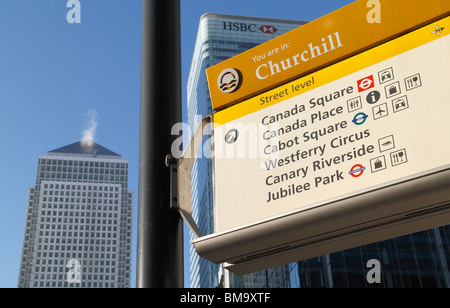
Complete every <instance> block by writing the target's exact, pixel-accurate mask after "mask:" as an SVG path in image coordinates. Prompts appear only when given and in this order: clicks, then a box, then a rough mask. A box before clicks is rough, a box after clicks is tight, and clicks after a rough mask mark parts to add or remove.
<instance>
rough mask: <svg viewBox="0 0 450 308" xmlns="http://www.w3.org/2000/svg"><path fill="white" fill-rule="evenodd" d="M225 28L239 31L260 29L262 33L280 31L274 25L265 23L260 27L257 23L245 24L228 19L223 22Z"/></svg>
mask: <svg viewBox="0 0 450 308" xmlns="http://www.w3.org/2000/svg"><path fill="white" fill-rule="evenodd" d="M223 30H226V31H239V32H257V31H258V30H259V31H261V32H262V33H269V34H274V33H276V32H277V31H278V30H277V28H275V27H274V26H266V25H263V26H260V27H259V28H258V25H255V24H245V23H240V22H228V21H224V22H223Z"/></svg>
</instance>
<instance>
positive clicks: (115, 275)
mask: <svg viewBox="0 0 450 308" xmlns="http://www.w3.org/2000/svg"><path fill="white" fill-rule="evenodd" d="M132 208H133V192H132V191H129V190H128V162H127V161H126V160H123V159H122V157H121V156H120V155H118V154H116V153H114V152H112V151H110V150H108V149H106V148H104V147H102V146H101V145H99V144H96V143H91V144H83V143H81V142H76V143H73V144H70V145H67V146H65V147H61V148H58V149H56V150H53V151H50V152H48V153H47V154H46V155H42V156H39V161H38V169H37V178H36V184H35V185H34V186H31V187H30V189H29V196H28V206H27V214H26V222H25V232H24V239H23V248H22V258H21V262H20V271H19V281H18V287H19V288H72V287H75V288H76V287H81V288H129V287H130V278H131V272H130V271H131V233H132V212H133V211H132Z"/></svg>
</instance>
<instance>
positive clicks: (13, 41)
mask: <svg viewBox="0 0 450 308" xmlns="http://www.w3.org/2000/svg"><path fill="white" fill-rule="evenodd" d="M351 2H353V1H350V0H315V1H307V0H278V1H273V0H259V1H250V0H228V1H226V4H224V3H225V2H223V1H219V0H181V36H182V90H183V104H185V103H186V95H185V88H186V83H187V79H188V73H189V69H190V64H191V58H192V54H193V50H194V44H195V38H196V34H197V29H198V22H199V20H200V17H201V16H202V15H203V14H204V13H221V14H233V15H244V16H257V17H267V18H279V19H291V20H302V21H311V20H314V19H316V18H318V17H321V16H323V15H325V14H327V13H329V12H332V11H334V10H336V9H338V8H340V7H342V6H345V5H347V4H349V3H351ZM80 3H81V23H80V24H69V23H68V22H67V20H66V14H67V12H68V11H69V8H67V7H66V4H67V1H66V0H39V1H34V0H1V1H0V106H1V109H2V110H1V112H0V149H1V151H0V161H1V162H2V164H1V166H2V167H1V171H0V209H1V216H0V247H1V249H0V287H1V288H5V287H6V288H15V287H16V286H17V279H18V272H19V264H20V256H21V249H22V240H23V231H24V224H25V212H26V205H27V198H28V189H29V187H30V186H32V185H34V184H35V181H36V170H37V160H38V157H39V155H44V154H45V153H46V152H48V151H51V150H53V149H56V148H59V147H61V146H64V145H67V144H70V143H73V142H76V141H79V140H80V139H81V137H82V132H83V130H84V129H86V125H87V123H86V122H87V120H86V118H87V114H88V112H89V110H91V109H94V110H95V111H96V113H97V123H98V127H97V130H96V135H95V141H96V142H98V143H99V144H101V145H103V146H105V147H107V148H109V149H110V150H112V151H114V152H116V153H119V154H121V155H122V156H123V158H124V159H127V160H128V161H129V189H131V190H133V191H135V200H134V215H135V219H134V226H133V278H132V287H134V286H135V276H134V274H135V264H136V260H135V255H136V254H135V249H136V227H137V223H136V221H137V219H136V218H137V199H138V191H137V189H138V166H139V161H138V159H139V104H140V60H141V58H140V56H141V16H142V10H141V8H142V1H141V0H111V1H106V0H80ZM187 245H189V243H188V242H186V244H185V248H186V247H187ZM185 267H186V269H188V268H189V266H188V265H186V266H185ZM188 276H189V274H188V273H187V272H186V273H185V280H187V279H188V278H189V277H188ZM186 284H187V285H188V282H187V281H186Z"/></svg>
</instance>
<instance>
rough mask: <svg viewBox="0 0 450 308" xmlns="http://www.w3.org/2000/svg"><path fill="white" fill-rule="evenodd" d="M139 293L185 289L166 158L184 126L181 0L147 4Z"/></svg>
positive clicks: (152, 0) (180, 225) (180, 232)
mask: <svg viewBox="0 0 450 308" xmlns="http://www.w3.org/2000/svg"><path fill="white" fill-rule="evenodd" d="M142 9H143V15H142V64H141V65H142V68H141V111H140V114H141V119H140V121H141V122H140V140H139V143H140V145H139V147H140V148H139V201H138V203H139V204H138V207H139V213H138V243H137V246H138V247H137V273H136V286H137V287H138V288H179V287H183V222H182V220H181V218H180V215H179V214H178V213H177V212H174V211H171V210H170V206H169V201H170V200H169V198H170V170H169V168H167V167H166V165H165V157H166V155H167V154H170V151H171V144H172V142H173V141H174V139H175V137H176V136H172V135H171V129H172V126H173V125H174V124H175V123H178V122H181V51H180V50H181V46H180V44H181V42H180V0H142Z"/></svg>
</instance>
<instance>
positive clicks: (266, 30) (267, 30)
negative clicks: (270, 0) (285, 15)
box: [259, 26, 278, 34]
mask: <svg viewBox="0 0 450 308" xmlns="http://www.w3.org/2000/svg"><path fill="white" fill-rule="evenodd" d="M259 30H261V32H264V33H271V34H274V33H275V32H277V31H278V30H277V28H275V27H274V26H261V28H259Z"/></svg>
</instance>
